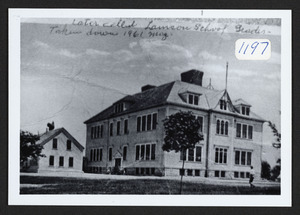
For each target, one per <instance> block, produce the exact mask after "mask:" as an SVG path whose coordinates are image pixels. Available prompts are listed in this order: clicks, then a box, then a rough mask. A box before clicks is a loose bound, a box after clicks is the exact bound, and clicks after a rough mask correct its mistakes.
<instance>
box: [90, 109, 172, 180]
mask: <svg viewBox="0 0 300 215" xmlns="http://www.w3.org/2000/svg"><path fill="white" fill-rule="evenodd" d="M150 113H157V114H158V116H157V119H158V120H157V121H158V122H157V126H156V129H155V130H149V131H141V132H137V117H138V116H141V115H145V114H150ZM165 115H166V108H159V107H157V108H151V109H148V110H143V111H138V112H135V113H132V114H126V115H123V116H120V117H115V118H112V119H109V120H105V121H101V122H96V123H91V124H87V144H86V157H87V158H88V160H89V162H88V167H90V171H94V170H93V169H91V167H94V169H95V167H96V169H97V168H99V167H101V171H102V173H103V172H106V171H107V169H108V168H113V167H114V166H115V155H116V154H117V153H120V154H121V155H122V154H123V147H124V146H127V147H128V148H127V160H126V161H125V160H123V159H121V167H122V168H126V170H127V173H128V174H135V170H136V168H155V174H156V175H162V174H164V168H163V167H164V164H163V159H164V154H163V152H162V150H160V149H161V147H162V139H163V124H162V119H164V118H165ZM125 119H128V130H129V133H128V134H124V127H123V126H124V120H125ZM117 121H121V129H120V130H121V134H120V135H117ZM111 122H113V125H114V127H113V128H114V129H113V136H109V129H108V127H109V124H110V123H111ZM101 124H103V125H104V133H103V137H102V138H97V139H91V127H93V126H97V125H101ZM146 143H151V144H153V143H155V144H156V148H155V149H156V150H155V160H138V161H136V160H135V157H136V148H135V147H136V145H137V144H146ZM110 147H112V155H113V159H112V161H108V148H110ZM93 148H102V150H103V157H102V161H91V160H90V150H91V149H93ZM98 170H99V169H98ZM98 170H96V171H98Z"/></svg>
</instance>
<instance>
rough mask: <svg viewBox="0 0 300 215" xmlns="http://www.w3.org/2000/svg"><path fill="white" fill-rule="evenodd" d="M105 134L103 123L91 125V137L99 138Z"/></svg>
mask: <svg viewBox="0 0 300 215" xmlns="http://www.w3.org/2000/svg"><path fill="white" fill-rule="evenodd" d="M100 135H101V137H102V136H103V125H101V126H100V125H97V126H93V127H91V139H95V138H99V137H100Z"/></svg>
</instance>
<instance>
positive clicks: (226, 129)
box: [225, 121, 228, 135]
mask: <svg viewBox="0 0 300 215" xmlns="http://www.w3.org/2000/svg"><path fill="white" fill-rule="evenodd" d="M225 135H228V122H227V121H226V122H225Z"/></svg>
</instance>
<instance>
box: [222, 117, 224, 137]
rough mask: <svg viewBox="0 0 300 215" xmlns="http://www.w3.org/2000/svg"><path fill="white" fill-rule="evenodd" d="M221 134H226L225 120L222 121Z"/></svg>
mask: <svg viewBox="0 0 300 215" xmlns="http://www.w3.org/2000/svg"><path fill="white" fill-rule="evenodd" d="M221 134H224V121H223V120H222V121H221Z"/></svg>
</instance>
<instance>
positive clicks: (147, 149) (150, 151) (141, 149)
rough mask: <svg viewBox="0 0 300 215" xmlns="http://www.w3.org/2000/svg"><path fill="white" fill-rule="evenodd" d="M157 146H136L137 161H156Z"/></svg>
mask: <svg viewBox="0 0 300 215" xmlns="http://www.w3.org/2000/svg"><path fill="white" fill-rule="evenodd" d="M155 145H156V144H139V145H136V146H135V159H136V160H155V148H156V146H155Z"/></svg>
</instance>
